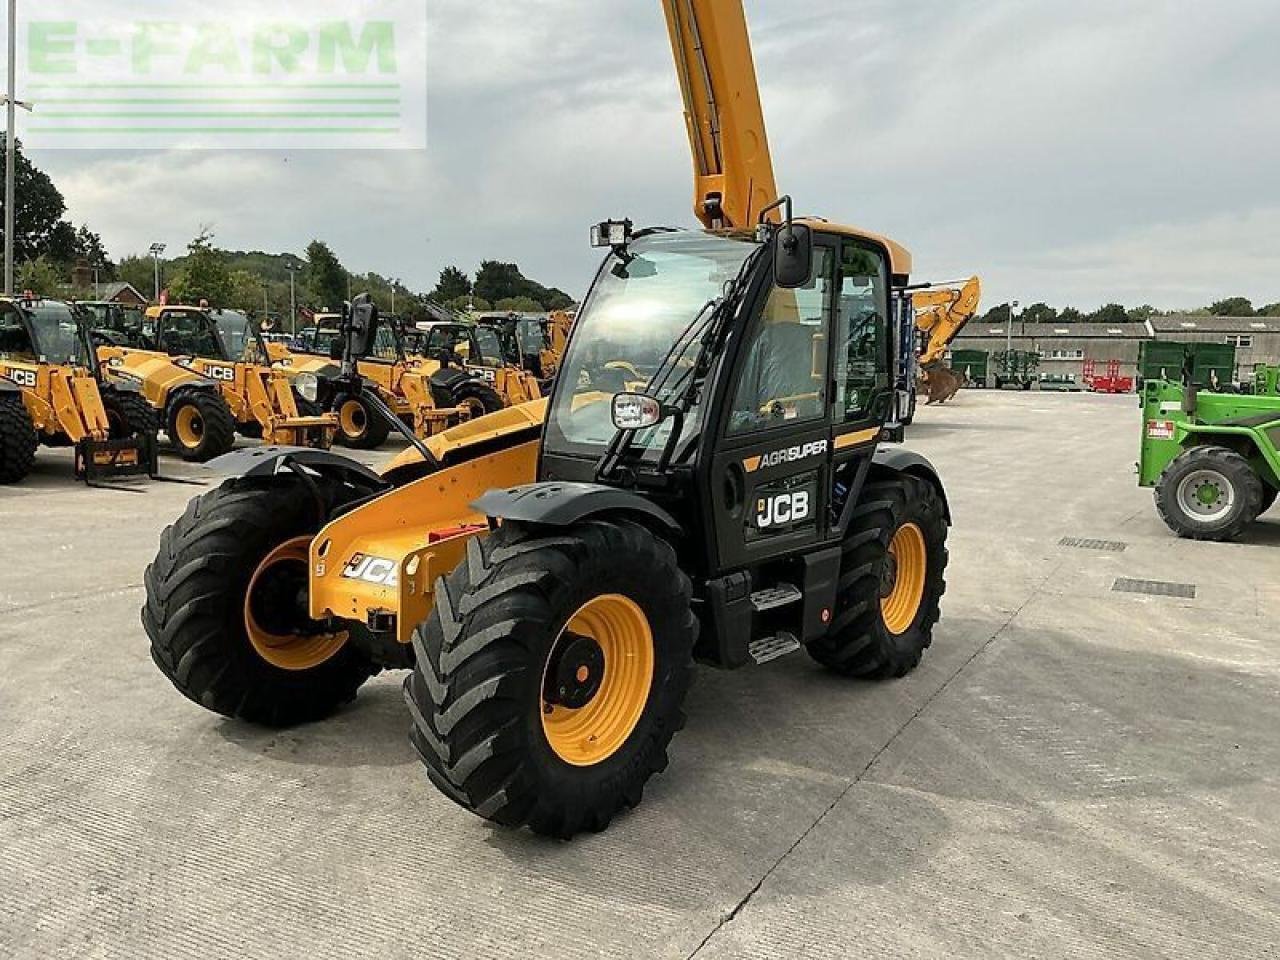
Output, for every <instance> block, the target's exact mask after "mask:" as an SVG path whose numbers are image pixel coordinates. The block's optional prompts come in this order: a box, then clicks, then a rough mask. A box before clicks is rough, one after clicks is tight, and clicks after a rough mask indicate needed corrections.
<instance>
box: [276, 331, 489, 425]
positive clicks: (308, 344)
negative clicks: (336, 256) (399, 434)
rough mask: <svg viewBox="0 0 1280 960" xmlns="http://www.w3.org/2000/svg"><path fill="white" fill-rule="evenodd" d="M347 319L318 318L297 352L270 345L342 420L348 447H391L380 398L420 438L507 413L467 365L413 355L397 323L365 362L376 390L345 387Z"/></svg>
mask: <svg viewBox="0 0 1280 960" xmlns="http://www.w3.org/2000/svg"><path fill="white" fill-rule="evenodd" d="M341 322H342V317H341V316H340V315H334V314H318V315H317V316H316V317H315V324H316V325H315V326H313V327H308V328H307V329H305V330H303V331H302V332H301V334H300V335H299V336H298V337H297V338H296V340H295V342H294V345H293V347H287V346H285V345H284V344H281V343H269V344H267V345H266V349H267V350H268V352H269V356H270V357H271V358H272V360H273V362H274V363H275V365H276V367H277V368H278V369H280V370H282V371H284V372H285V373H286V374H287V375H288V376H289V377H291V378H293V380H294V383H295V385H296V386H297V387H298V389H299V392H301V393H302V394H303V395H304V396H307V397H309V398H310V399H312V400H314V401H316V402H317V403H318V404H319V405H320V406H321V408H322V409H325V410H330V411H332V412H333V413H334V414H335V415H336V416H337V418H338V434H337V439H338V442H339V443H341V444H343V445H344V446H348V447H351V448H352V449H356V450H373V449H376V448H378V447H380V446H382V444H383V443H385V442H386V439H387V436H388V434H389V432H390V431H391V429H392V428H391V425H390V424H388V423H387V422H385V420H384V418H383V417H382V416H380V415H379V414H378V412H377V411H376V410H375V408H374V405H373V403H372V399H371V398H372V397H373V396H374V395H376V396H377V397H378V398H379V399H380V400H381V401H382V403H383V404H385V405H386V406H387V407H388V408H390V409H391V410H392V411H393V412H394V413H395V415H396V416H397V417H398V418H399V419H400V420H401V421H403V422H404V423H406V424H408V425H410V426H411V427H412V428H413V431H414V433H415V434H416V436H417V437H418V438H419V439H427V438H429V437H432V436H435V435H436V434H438V433H440V432H441V431H443V430H446V429H447V428H449V427H450V426H453V425H455V424H457V423H459V422H461V421H463V420H466V419H469V418H474V417H479V416H483V415H484V414H486V413H492V412H493V411H495V410H500V409H502V406H503V404H502V399H501V398H500V397H499V396H498V395H497V393H496V392H495V391H494V389H493V387H492V386H491V385H489V384H488V383H486V382H485V381H484V380H483V379H481V378H479V377H477V376H475V375H473V374H471V373H468V372H467V371H465V370H463V369H462V368H461V367H459V366H448V365H446V364H441V363H438V362H430V361H427V360H426V359H424V358H422V357H417V356H413V355H410V354H409V353H407V352H406V349H405V344H404V341H403V339H402V337H401V333H400V330H399V328H398V327H397V326H395V325H394V324H388V325H385V326H383V327H380V328H379V330H378V335H377V342H376V343H375V344H374V346H373V348H372V350H371V352H370V354H369V355H368V356H365V357H362V358H359V360H358V362H357V369H358V371H359V373H360V375H361V377H363V378H364V380H365V382H366V383H367V384H368V385H369V386H370V387H371V388H372V389H371V390H362V391H355V392H353V391H351V390H349V389H345V388H343V387H342V386H341V385H340V384H339V382H338V375H339V372H340V367H339V363H338V360H337V359H336V358H335V357H334V353H335V351H337V350H338V349H339V347H340V343H341V335H340V333H339V330H338V328H339V326H340V325H341Z"/></svg>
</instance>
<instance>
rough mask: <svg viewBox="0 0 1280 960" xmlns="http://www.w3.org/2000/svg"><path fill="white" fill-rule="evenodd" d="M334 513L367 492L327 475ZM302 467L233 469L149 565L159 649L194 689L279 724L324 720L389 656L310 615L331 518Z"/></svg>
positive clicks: (150, 610) (207, 701) (171, 532)
mask: <svg viewBox="0 0 1280 960" xmlns="http://www.w3.org/2000/svg"><path fill="white" fill-rule="evenodd" d="M315 483H316V489H317V490H319V491H320V494H321V497H322V498H323V500H324V501H325V506H326V511H327V512H326V515H328V512H331V511H332V508H333V507H334V506H337V505H338V504H340V503H343V502H346V501H348V500H351V499H354V498H355V497H356V496H357V495H359V493H360V491H358V490H356V489H354V488H352V487H348V486H346V485H344V484H341V483H339V482H337V481H335V480H332V479H327V478H317V479H316V481H315ZM318 509H319V508H318V506H317V503H316V500H315V497H314V496H313V494H312V492H311V491H310V490H308V489H307V488H306V487H305V486H304V485H303V484H302V482H301V481H299V480H297V479H296V478H293V477H288V478H284V477H279V478H271V479H269V480H263V479H256V478H255V479H236V480H229V481H228V482H227V483H225V484H223V485H222V486H221V487H219V488H218V489H217V490H215V491H213V492H212V493H208V494H205V495H204V496H203V497H199V498H197V499H195V500H192V501H191V504H190V506H188V507H187V511H186V513H184V514H183V516H182V517H181V518H180V519H179V520H178V522H177V523H175V524H174V525H173V526H171V527H169V528H168V529H166V530H165V531H164V533H163V534H162V535H161V537H160V551H159V553H158V554H157V555H156V558H155V560H154V561H153V562H152V564H151V565H150V566H149V567H148V568H147V573H146V591H147V602H146V606H145V607H143V610H142V624H143V627H144V628H145V629H146V632H147V636H148V637H150V638H151V657H152V659H153V660H154V661H155V662H156V665H157V666H158V667H159V668H160V670H161V672H163V673H164V675H165V676H167V677H168V678H169V680H170V681H171V682H172V683H173V685H174V686H175V687H177V689H178V691H179V692H180V693H182V695H183V696H185V697H187V698H188V699H190V700H192V701H194V702H195V703H198V704H200V705H201V706H202V707H205V708H206V709H208V710H212V711H213V712H215V713H220V714H222V715H223V716H227V717H236V718H239V719H242V720H247V721H249V722H251V723H260V724H264V725H268V726H287V725H290V724H296V723H305V722H307V721H311V720H319V719H322V718H323V717H325V716H327V715H328V714H330V713H331V712H333V710H335V709H336V708H337V707H339V706H341V705H342V704H344V703H347V702H348V701H350V700H352V699H354V698H355V695H356V691H357V690H358V689H359V688H360V685H361V684H363V683H364V682H365V681H366V680H368V679H369V677H371V676H373V675H374V674H375V673H377V672H378V669H379V668H378V666H377V665H376V664H375V663H374V662H373V661H372V659H371V658H370V657H369V656H368V654H367V653H366V652H365V651H364V649H363V648H361V646H360V645H359V644H358V643H356V642H353V640H352V636H351V631H352V630H353V629H355V628H349V627H343V628H340V629H337V628H334V627H332V626H330V625H326V624H324V623H320V622H317V621H314V620H312V619H311V618H310V616H309V615H308V609H307V585H308V569H307V567H308V560H307V550H308V547H309V545H310V542H311V537H312V536H313V535H314V534H315V533H316V532H317V531H318V530H319V529H320V525H321V517H320V516H319V513H318Z"/></svg>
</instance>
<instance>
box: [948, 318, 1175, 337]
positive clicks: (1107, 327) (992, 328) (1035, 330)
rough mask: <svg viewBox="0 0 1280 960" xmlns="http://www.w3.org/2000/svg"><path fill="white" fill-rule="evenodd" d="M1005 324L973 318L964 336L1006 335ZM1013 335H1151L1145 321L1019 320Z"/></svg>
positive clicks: (963, 331)
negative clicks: (1025, 322)
mask: <svg viewBox="0 0 1280 960" xmlns="http://www.w3.org/2000/svg"><path fill="white" fill-rule="evenodd" d="M1004 335H1005V325H1004V324H1002V323H999V322H996V323H989V322H984V321H981V320H972V321H970V322H969V324H968V326H966V327H965V328H964V329H963V330H962V331H960V339H976V338H978V337H983V338H987V337H1003V336H1004ZM1013 335H1014V337H1018V338H1033V339H1036V340H1053V339H1057V338H1064V339H1070V340H1087V339H1101V340H1107V339H1112V340H1146V339H1149V338H1150V333H1149V332H1148V331H1147V327H1146V325H1145V324H1142V323H1027V324H1023V323H1019V322H1015V323H1014V325H1013Z"/></svg>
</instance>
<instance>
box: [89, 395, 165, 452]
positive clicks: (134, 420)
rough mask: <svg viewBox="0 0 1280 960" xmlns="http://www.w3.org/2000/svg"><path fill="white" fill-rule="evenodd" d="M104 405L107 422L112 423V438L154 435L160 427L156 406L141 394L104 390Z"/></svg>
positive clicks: (123, 438) (120, 438) (124, 438)
mask: <svg viewBox="0 0 1280 960" xmlns="http://www.w3.org/2000/svg"><path fill="white" fill-rule="evenodd" d="M102 407H103V409H104V410H106V412H107V422H108V423H109V424H110V425H111V439H112V440H127V439H129V438H130V437H145V436H147V435H148V434H151V435H153V436H154V435H155V432H156V431H157V430H159V429H160V417H159V416H158V415H157V414H156V410H155V408H154V407H153V406H151V404H149V403H147V400H146V398H145V397H143V396H141V395H139V394H136V393H121V392H119V391H117V390H104V391H103V393H102Z"/></svg>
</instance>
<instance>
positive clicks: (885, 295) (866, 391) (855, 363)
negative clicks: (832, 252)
mask: <svg viewBox="0 0 1280 960" xmlns="http://www.w3.org/2000/svg"><path fill="white" fill-rule="evenodd" d="M888 317H889V283H888V269H887V267H886V264H885V260H884V255H883V254H881V253H880V252H879V251H877V250H874V249H872V248H869V247H865V246H862V245H860V244H857V243H854V242H850V241H846V242H845V244H844V247H843V249H842V251H841V254H840V300H839V306H838V316H837V322H836V335H835V343H836V348H835V351H836V352H835V387H836V395H835V397H834V398H833V401H834V403H835V408H836V409H835V420H836V422H837V423H850V422H853V421H856V420H865V419H867V418H868V416H869V415H870V413H871V404H872V400H873V399H874V397H875V396H876V395H877V394H878V393H881V392H883V391H885V390H887V389H888V388H889V362H888V357H889V344H888V336H889V333H888V331H889V324H888Z"/></svg>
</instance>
